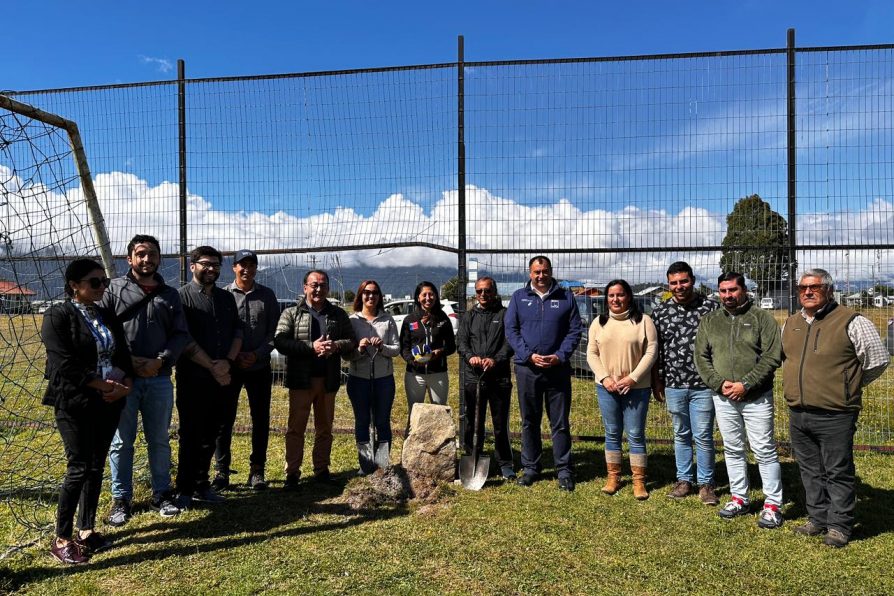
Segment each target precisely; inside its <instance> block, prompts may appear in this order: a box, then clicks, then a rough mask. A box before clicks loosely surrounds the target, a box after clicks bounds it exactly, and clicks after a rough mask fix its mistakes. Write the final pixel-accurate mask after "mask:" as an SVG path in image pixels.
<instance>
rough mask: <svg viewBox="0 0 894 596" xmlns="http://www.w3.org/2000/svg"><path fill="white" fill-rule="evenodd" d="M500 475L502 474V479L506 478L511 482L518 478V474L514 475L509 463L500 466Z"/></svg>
mask: <svg viewBox="0 0 894 596" xmlns="http://www.w3.org/2000/svg"><path fill="white" fill-rule="evenodd" d="M500 476H502V477H503V479H504V480H508V481H509V482H512V481H513V480H515V479H516V478H518V476H516V475H515V470H513V469H512V466H511V465H506V466H503V467H502V468H500Z"/></svg>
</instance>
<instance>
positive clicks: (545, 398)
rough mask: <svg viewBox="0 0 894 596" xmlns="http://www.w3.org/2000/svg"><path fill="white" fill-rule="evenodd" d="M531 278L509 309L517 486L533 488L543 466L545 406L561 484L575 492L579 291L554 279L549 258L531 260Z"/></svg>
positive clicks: (581, 327)
mask: <svg viewBox="0 0 894 596" xmlns="http://www.w3.org/2000/svg"><path fill="white" fill-rule="evenodd" d="M528 271H529V277H530V278H531V281H530V282H529V283H527V284H525V287H524V288H522V289H520V290H517V291H516V292H515V293H514V294H512V300H510V302H509V308H508V310H507V311H506V321H505V322H506V339H507V340H508V341H509V345H510V346H512V349H513V351H514V352H515V357H514V361H515V376H516V383H517V385H518V403H519V407H520V409H521V418H522V452H521V463H522V466H523V467H524V474H522V476H520V477H519V479H518V484H519V485H521V486H531V485H532V484H533V483H534V481H535V480H536V479H537V475H538V474H540V471H541V469H542V464H541V460H540V458H541V455H542V453H543V443H542V441H541V438H540V422H541V420H542V419H543V405H544V403H545V404H546V415H547V418H549V424H550V432H551V437H552V442H553V459H554V460H555V465H556V474H557V475H558V477H559V488H560V489H562V490H566V491H573V490H574V475H573V473H572V469H571V432H570V430H569V423H568V415H569V413H570V412H571V365H570V359H571V354H572V353H574V350H575V349H576V348H577V344H578V341H579V340H580V336H581V333H583V324H582V323H581V319H580V313H579V312H578V310H577V302H576V301H575V299H574V295H573V294H572V293H571V292H569V291H568V290H567V289H565V288H562V287H560V286H559V284H557V283H556V281H555V280H554V279H553V272H552V263H551V262H550V260H549V259H548V258H547V257H545V256H542V255H540V256H536V257H534V258H532V259H531V260H530V261H528Z"/></svg>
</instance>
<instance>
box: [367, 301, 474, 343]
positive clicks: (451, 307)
mask: <svg viewBox="0 0 894 596" xmlns="http://www.w3.org/2000/svg"><path fill="white" fill-rule="evenodd" d="M456 305H457V303H456V302H455V301H453V300H441V308H442V309H443V310H444V314H445V315H447V318H449V319H450V324H451V325H452V326H453V335H456V333H457V331H459V313H458V312H456ZM414 308H415V306H414V305H413V301H412V300H392V301H391V302H389V303H388V304H386V305H385V312H387V313H388V314H389V315H391V316H392V317H394V322H395V323H397V330H398V331H400V327H401V325H403V323H404V319H406V318H407V315H408V314H410V313H411V312H413V309H414Z"/></svg>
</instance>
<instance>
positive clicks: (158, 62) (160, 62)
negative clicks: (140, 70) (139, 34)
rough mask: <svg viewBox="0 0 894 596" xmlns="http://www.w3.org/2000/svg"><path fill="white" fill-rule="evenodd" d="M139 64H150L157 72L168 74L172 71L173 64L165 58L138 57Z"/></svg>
mask: <svg viewBox="0 0 894 596" xmlns="http://www.w3.org/2000/svg"><path fill="white" fill-rule="evenodd" d="M140 62H142V63H143V64H150V65H152V66H154V67H155V69H156V70H157V71H158V72H162V73H165V74H167V73H169V72H173V70H174V63H173V62H171V61H170V60H168V59H167V58H153V57H152V56H143V55H140Z"/></svg>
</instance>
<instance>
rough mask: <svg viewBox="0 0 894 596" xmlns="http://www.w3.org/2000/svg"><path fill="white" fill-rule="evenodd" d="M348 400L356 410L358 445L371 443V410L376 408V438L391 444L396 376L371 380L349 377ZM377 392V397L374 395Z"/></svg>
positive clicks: (355, 420) (355, 424)
mask: <svg viewBox="0 0 894 596" xmlns="http://www.w3.org/2000/svg"><path fill="white" fill-rule="evenodd" d="M347 389H348V399H350V400H351V407H352V408H353V409H354V437H355V438H356V440H357V442H358V443H368V442H369V424H370V418H371V416H370V414H371V412H370V410H371V409H372V408H375V424H376V438H377V439H378V440H379V442H380V443H386V442H391V406H392V405H394V391H395V387H394V375H388V376H387V377H380V378H378V379H375V380H373V381H372V382H370V380H369V379H363V378H360V377H355V376H353V375H351V376H349V377H348V384H347ZM373 392H375V395H374V394H373Z"/></svg>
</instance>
